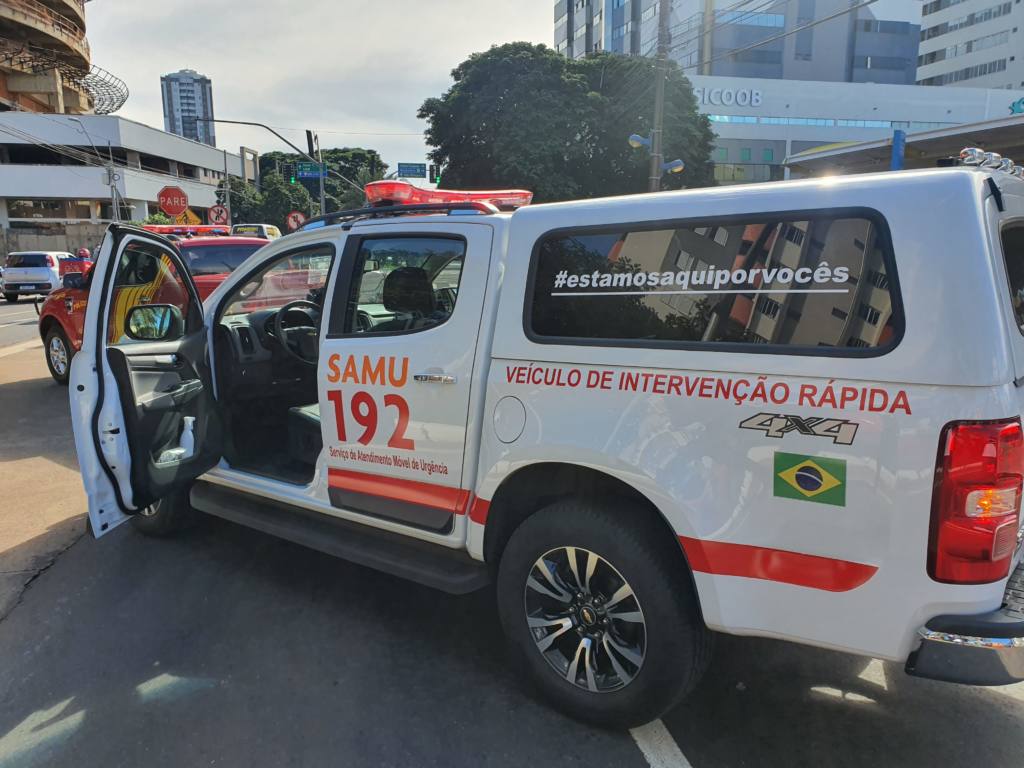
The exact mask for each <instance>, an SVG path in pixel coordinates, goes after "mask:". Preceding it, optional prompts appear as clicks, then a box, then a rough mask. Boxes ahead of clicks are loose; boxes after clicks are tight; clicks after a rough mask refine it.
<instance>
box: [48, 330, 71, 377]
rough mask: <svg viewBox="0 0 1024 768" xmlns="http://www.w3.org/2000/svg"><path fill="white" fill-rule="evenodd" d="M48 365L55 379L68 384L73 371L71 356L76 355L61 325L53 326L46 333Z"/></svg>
mask: <svg viewBox="0 0 1024 768" xmlns="http://www.w3.org/2000/svg"><path fill="white" fill-rule="evenodd" d="M45 344H46V367H47V368H49V369H50V375H51V376H53V380H54V381H56V382H57V383H58V384H60V385H62V386H65V387H66V386H67V385H68V376H69V375H70V373H71V358H72V357H74V356H75V353H74V350H72V348H71V344H70V343H69V342H68V337H67V336H65V335H64V331H63V330H62V329H61V328H60V327H59V326H57V327H54V328H51V329H50V330H49V331H48V332H47V334H46V341H45Z"/></svg>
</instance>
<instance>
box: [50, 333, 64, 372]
mask: <svg viewBox="0 0 1024 768" xmlns="http://www.w3.org/2000/svg"><path fill="white" fill-rule="evenodd" d="M50 364H51V365H52V366H53V370H55V371H56V372H57V374H58V375H59V376H63V375H64V374H65V373H67V370H68V351H67V349H65V347H64V342H63V341H61V339H60V338H59V337H56V336H55V337H53V338H52V339H50Z"/></svg>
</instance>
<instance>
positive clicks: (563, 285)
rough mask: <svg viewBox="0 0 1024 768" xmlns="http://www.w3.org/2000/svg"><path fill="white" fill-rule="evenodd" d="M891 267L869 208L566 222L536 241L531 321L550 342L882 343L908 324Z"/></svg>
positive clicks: (885, 240) (863, 348)
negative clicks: (669, 221)
mask: <svg viewBox="0 0 1024 768" xmlns="http://www.w3.org/2000/svg"><path fill="white" fill-rule="evenodd" d="M894 278H895V273H894V271H893V261H892V253H891V248H890V246H889V237H888V230H887V228H886V227H885V226H884V224H883V223H882V222H881V221H880V219H876V218H875V217H874V216H871V217H869V216H867V215H865V216H849V215H829V214H828V213H822V214H815V215H813V216H808V215H803V216H801V217H799V218H793V219H789V218H782V217H777V218H772V219H765V218H760V219H753V218H751V219H750V220H741V221H737V220H734V219H733V220H729V221H724V222H723V221H719V222H710V221H709V222H707V223H697V224H694V223H687V224H686V225H685V226H678V227H677V226H669V227H662V228H658V229H652V228H649V227H647V228H643V225H637V226H636V227H635V228H631V227H629V226H624V227H621V228H615V229H601V230H597V231H595V230H580V231H578V232H572V231H562V232H559V233H556V234H552V235H550V236H548V237H546V238H544V239H543V240H541V241H540V242H539V243H538V245H537V248H536V251H535V254H534V264H533V277H532V281H531V285H532V295H531V296H529V297H528V298H527V317H526V328H527V331H528V334H529V335H530V336H531V337H532V338H533V339H534V340H535V341H539V342H547V343H561V342H566V343H581V342H582V343H590V344H601V343H603V344H607V345H609V346H663V345H665V344H669V345H673V344H674V345H682V346H686V347H700V346H706V345H767V346H766V347H761V348H758V347H753V346H750V347H746V350H747V351H767V350H768V349H770V348H772V347H779V346H784V347H787V350H786V351H787V352H790V353H793V352H797V351H803V352H811V351H813V352H814V353H816V354H835V355H838V354H854V355H868V354H880V353H881V352H882V351H885V350H886V349H888V348H890V347H891V346H893V345H894V344H895V343H896V342H897V341H898V338H899V335H900V334H901V333H902V323H903V320H902V315H901V311H900V304H899V300H898V296H897V295H896V294H895V291H896V286H895V279H894ZM800 348H802V349H800ZM823 348H826V349H823ZM827 350H831V351H827ZM839 350H842V352H840V351H839ZM872 350H878V351H877V352H873V351H872Z"/></svg>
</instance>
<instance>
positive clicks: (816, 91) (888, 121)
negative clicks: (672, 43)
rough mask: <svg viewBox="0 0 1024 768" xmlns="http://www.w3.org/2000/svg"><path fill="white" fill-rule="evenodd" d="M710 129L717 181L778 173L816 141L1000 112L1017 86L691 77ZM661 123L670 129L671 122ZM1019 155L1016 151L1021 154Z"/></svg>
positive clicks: (860, 137)
mask: <svg viewBox="0 0 1024 768" xmlns="http://www.w3.org/2000/svg"><path fill="white" fill-rule="evenodd" d="M690 79H691V81H692V83H693V89H694V95H695V96H696V97H697V105H698V108H699V109H700V111H701V112H703V113H705V114H706V115H707V116H708V118H709V119H710V120H711V127H712V129H713V130H714V131H715V133H716V134H717V138H716V139H715V149H714V151H713V154H712V159H713V160H714V162H715V176H716V178H717V179H718V181H719V183H721V184H737V183H743V182H751V181H774V180H777V179H782V178H785V176H786V173H785V166H784V163H785V160H786V158H787V157H789V156H792V155H795V154H796V153H799V152H804V151H806V150H810V149H813V148H818V147H822V146H824V145H834V144H840V143H843V142H865V141H879V140H884V139H889V138H891V137H892V135H893V132H894V131H895V130H902V131H905V132H907V133H918V132H921V131H932V130H939V129H945V128H952V127H954V126H958V125H963V124H965V123H974V122H978V121H981V120H992V119H995V118H999V117H1003V116H1007V115H1009V113H1010V110H1011V109H1012V107H1013V105H1014V104H1015V103H1018V102H1019V101H1020V100H1021V99H1024V90H1019V91H1006V90H986V89H983V88H921V87H919V86H916V85H884V84H879V83H828V82H805V81H795V80H770V79H764V78H738V77H713V76H712V77H706V76H701V75H694V76H692V77H691V78H690ZM665 130H666V131H668V132H671V130H672V126H671V125H666V126H665ZM1021 159H1022V160H1024V158H1021Z"/></svg>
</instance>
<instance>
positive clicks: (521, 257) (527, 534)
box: [71, 153, 1024, 725]
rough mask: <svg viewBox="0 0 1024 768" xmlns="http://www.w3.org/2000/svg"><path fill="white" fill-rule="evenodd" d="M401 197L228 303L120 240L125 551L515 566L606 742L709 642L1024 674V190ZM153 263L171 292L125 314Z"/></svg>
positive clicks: (948, 181)
mask: <svg viewBox="0 0 1024 768" xmlns="http://www.w3.org/2000/svg"><path fill="white" fill-rule="evenodd" d="M965 157H966V158H967V159H968V160H974V161H976V162H982V163H985V164H987V165H991V164H993V163H992V161H993V159H992V158H986V157H985V156H983V155H981V154H980V153H968V154H967V155H966V156H965ZM407 194H408V190H407V189H406V188H405V186H404V185H402V184H401V183H396V182H378V183H376V184H374V185H371V187H369V188H368V196H369V199H370V200H371V202H375V203H385V205H384V206H383V207H378V208H369V209H365V210H360V211H354V212H348V213H343V214H334V215H332V216H330V217H328V219H327V220H326V221H325V222H322V223H323V224H324V226H322V227H320V228H317V229H311V230H308V231H303V232H299V233H297V234H294V235H290V236H288V237H284V238H282V239H280V240H276V241H274V242H273V243H271V244H270V245H268V246H267V247H266V248H264V249H262V250H261V251H260V252H259V253H258V254H257V255H255V256H254V257H252V258H250V259H249V260H247V261H246V262H245V263H244V264H243V265H241V267H239V269H237V270H236V271H235V273H234V274H232V275H231V277H229V278H228V279H227V280H226V281H225V282H224V283H223V284H222V285H221V286H220V287H219V288H218V289H217V290H216V291H215V292H214V293H213V295H211V296H210V298H209V299H207V301H206V302H205V303H202V304H201V303H200V301H199V295H198V293H197V291H196V288H195V285H194V284H193V281H192V278H191V277H190V275H189V273H188V270H187V269H186V268H185V265H184V264H183V263H182V261H181V259H180V257H179V256H178V254H177V252H176V251H175V249H174V248H173V247H171V246H170V245H169V244H168V243H167V242H165V241H163V240H161V239H160V238H159V237H156V236H153V235H149V234H147V233H145V232H142V231H140V230H136V229H132V228H129V227H123V226H112V227H111V229H110V231H109V232H108V234H107V236H106V239H105V240H104V243H103V247H102V250H101V252H100V255H99V261H98V264H97V266H96V270H95V274H94V278H93V295H92V297H91V298H90V301H89V305H88V309H87V312H86V319H85V340H84V342H83V345H82V351H81V354H79V355H78V356H77V357H76V358H75V360H74V362H73V364H72V375H71V383H72V387H71V395H72V399H73V412H74V424H75V439H76V445H77V448H78V455H79V462H80V465H81V470H82V477H83V480H84V483H85V487H86V490H87V491H88V497H89V519H90V522H91V526H92V530H93V532H94V533H95V534H96V535H98V536H102V535H104V534H106V533H108V532H110V531H111V530H113V529H114V528H115V527H116V526H118V525H120V524H121V523H122V522H124V521H125V520H127V519H128V518H129V517H132V518H134V521H135V522H136V524H137V526H138V527H139V528H140V529H141V530H143V531H145V532H147V533H152V534H162V533H166V532H169V531H170V530H172V529H173V528H174V527H175V526H176V525H177V524H178V523H179V522H180V520H181V519H182V517H183V516H184V515H185V514H186V513H187V512H188V511H189V507H192V508H194V509H197V510H199V511H201V512H204V513H208V514H212V515H218V516H221V517H224V518H227V519H229V520H233V521H236V522H238V523H241V524H243V525H248V526H252V527H254V528H256V529H259V530H262V531H266V532H268V533H271V534H273V535H275V536H281V537H283V538H286V539H290V540H292V541H296V542H299V543H301V544H304V545H306V546H309V547H312V548H315V549H319V550H322V551H324V552H329V553H331V554H334V555H338V556H340V557H344V558H348V559H350V560H353V561H355V562H358V563H362V564H364V565H367V566H369V567H372V568H376V569H379V570H382V571H387V572H389V573H393V574H399V575H401V576H404V577H406V578H409V579H412V580H415V581H419V582H422V583H424V584H429V585H431V586H434V587H437V588H439V589H443V590H447V591H449V592H455V593H461V592H468V591H470V590H473V589H476V588H478V587H481V586H482V585H484V584H485V583H487V582H489V581H494V582H496V591H495V594H496V596H497V597H496V599H497V605H496V608H497V612H498V614H499V615H500V618H501V622H502V624H503V626H504V629H505V632H506V635H507V637H508V641H509V645H510V647H511V657H512V663H514V664H515V665H517V667H518V668H519V669H521V670H524V671H525V673H526V674H527V676H528V677H529V678H530V679H531V680H532V681H533V682H534V683H535V685H536V686H537V687H538V688H539V689H540V690H541V691H542V692H543V693H544V694H545V695H546V696H547V697H548V698H549V699H550V700H551V701H553V702H554V703H555V705H557V706H558V707H560V708H561V709H562V710H564V711H566V712H568V713H571V714H572V715H574V716H577V717H580V718H584V719H587V720H590V721H592V722H596V723H600V724H606V725H635V724H638V723H643V722H645V721H648V720H650V719H652V718H655V717H657V716H659V715H660V714H661V713H663V712H664V711H666V710H667V709H668V708H669V707H671V706H672V705H673V704H675V703H676V702H677V701H678V700H679V699H680V697H681V696H683V695H684V694H685V693H687V692H688V691H689V690H691V689H692V688H693V686H694V685H695V684H696V682H697V681H698V680H699V678H700V676H701V674H702V673H703V672H704V670H705V668H706V665H707V663H708V659H709V654H710V649H711V637H712V633H714V632H725V633H732V634H739V635H759V636H764V637H774V638H781V639H786V640H791V641H794V642H798V643H805V644H809V645H815V646H819V647H823V648H831V649H836V650H841V651H847V652H850V653H854V654H860V655H865V656H874V657H879V658H882V659H887V660H890V661H896V662H900V663H904V664H905V665H906V669H907V671H908V672H909V673H910V674H913V675H918V676H923V677H931V678H936V679H940V680H949V681H958V682H963V683H973V684H981V685H990V684H991V685H996V684H1004V683H1010V682H1014V681H1018V680H1021V679H1024V595H1022V587H1024V584H1022V581H1024V577H1022V569H1021V566H1020V561H1021V545H1020V542H1021V516H1020V505H1021V483H1022V479H1024V436H1022V432H1021V412H1022V405H1024V389H1022V388H1021V384H1022V382H1024V333H1022V328H1024V301H1022V297H1024V181H1021V179H1019V178H1018V177H1017V176H1016V175H1015V174H1012V173H1006V172H1003V171H1000V170H994V169H992V168H988V167H964V168H951V169H943V170H935V171H921V172H909V171H908V172H901V173H885V174H875V175H863V176H851V177H845V178H836V179H827V180H808V181H794V182H784V183H774V184H764V185H750V186H748V187H745V188H744V189H743V190H742V191H737V190H736V189H735V188H725V189H707V190H694V191H685V192H678V193H664V194H659V195H649V196H648V195H640V196H635V197H622V198H615V199H607V200H587V201H582V202H573V203H562V204H556V205H538V206H533V207H521V208H520V209H519V210H517V211H515V212H514V213H507V212H506V213H502V212H499V211H498V210H497V209H496V208H495V207H494V206H492V205H489V204H487V203H485V202H481V201H479V200H472V201H467V200H466V199H465V198H463V197H462V196H460V195H458V194H450V195H449V196H448V197H447V199H446V201H442V202H435V203H428V204H417V205H409V206H395V205H386V203H387V201H393V200H395V199H402V198H403V196H407ZM495 199H496V200H498V201H499V202H501V203H502V205H503V206H504V207H510V206H513V205H516V204H523V203H525V202H527V201H528V199H529V194H528V193H508V194H505V195H501V196H497V197H496V198H495ZM925 201H927V204H925ZM152 269H157V270H159V273H160V275H161V277H162V279H163V280H164V281H166V283H167V284H168V286H173V287H174V290H171V289H170V288H169V289H168V291H167V292H166V294H165V295H163V296H161V298H160V301H153V302H150V303H143V304H139V303H135V304H132V294H131V291H132V287H131V286H132V285H133V280H134V276H135V275H137V274H139V272H140V271H145V270H152ZM126 305H131V306H127V311H126V312H124V313H123V314H122V313H120V312H119V310H118V309H117V308H118V307H125V306H126ZM112 318H113V319H114V320H112ZM121 318H123V320H122V319H121ZM115 321H116V322H115ZM112 323H113V324H112Z"/></svg>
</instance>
